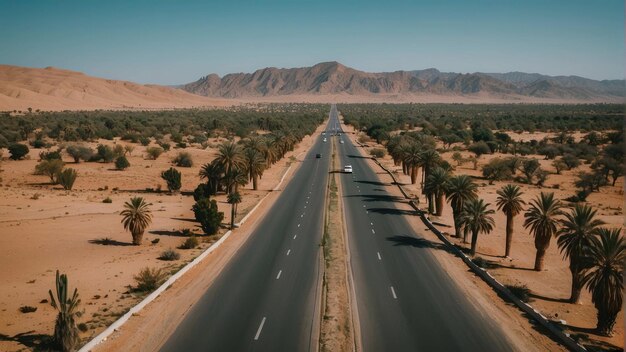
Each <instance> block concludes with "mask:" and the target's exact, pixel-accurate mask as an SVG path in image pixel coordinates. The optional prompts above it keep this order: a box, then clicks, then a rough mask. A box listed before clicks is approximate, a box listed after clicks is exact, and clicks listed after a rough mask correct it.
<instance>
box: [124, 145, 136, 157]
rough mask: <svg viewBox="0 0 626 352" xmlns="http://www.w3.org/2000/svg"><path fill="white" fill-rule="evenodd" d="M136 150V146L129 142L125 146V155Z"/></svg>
mask: <svg viewBox="0 0 626 352" xmlns="http://www.w3.org/2000/svg"><path fill="white" fill-rule="evenodd" d="M134 150H135V147H133V146H132V145H130V144H127V145H125V146H124V156H126V155H132V154H133V151H134Z"/></svg>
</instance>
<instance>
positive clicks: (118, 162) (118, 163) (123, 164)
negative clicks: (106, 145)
mask: <svg viewBox="0 0 626 352" xmlns="http://www.w3.org/2000/svg"><path fill="white" fill-rule="evenodd" d="M128 167H130V163H129V162H128V159H126V157H125V156H120V157H118V158H117V159H115V168H116V169H118V170H125V169H127V168H128Z"/></svg>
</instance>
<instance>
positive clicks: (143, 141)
mask: <svg viewBox="0 0 626 352" xmlns="http://www.w3.org/2000/svg"><path fill="white" fill-rule="evenodd" d="M139 143H141V145H143V146H144V147H147V146H148V144H150V138H148V137H140V138H139Z"/></svg>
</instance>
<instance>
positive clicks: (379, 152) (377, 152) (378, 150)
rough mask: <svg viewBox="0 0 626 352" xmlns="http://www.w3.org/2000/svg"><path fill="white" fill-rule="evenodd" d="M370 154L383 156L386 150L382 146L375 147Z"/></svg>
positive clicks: (376, 156)
mask: <svg viewBox="0 0 626 352" xmlns="http://www.w3.org/2000/svg"><path fill="white" fill-rule="evenodd" d="M370 155H371V156H373V157H375V158H382V157H384V156H385V150H384V149H382V148H373V149H372V150H370Z"/></svg>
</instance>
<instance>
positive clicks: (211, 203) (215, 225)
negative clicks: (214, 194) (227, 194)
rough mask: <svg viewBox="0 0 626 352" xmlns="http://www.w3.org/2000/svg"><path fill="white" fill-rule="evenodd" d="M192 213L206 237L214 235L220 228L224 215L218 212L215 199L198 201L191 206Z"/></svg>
mask: <svg viewBox="0 0 626 352" xmlns="http://www.w3.org/2000/svg"><path fill="white" fill-rule="evenodd" d="M192 209H193V213H194V215H195V217H196V220H197V221H198V222H199V223H200V226H201V227H202V230H203V231H204V233H206V234H207V235H215V234H216V233H217V231H218V230H219V228H220V224H221V223H222V220H224V213H223V212H220V211H218V208H217V202H216V201H215V199H211V200H209V199H208V198H203V199H200V200H198V201H197V202H196V204H194V205H193V208H192Z"/></svg>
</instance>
